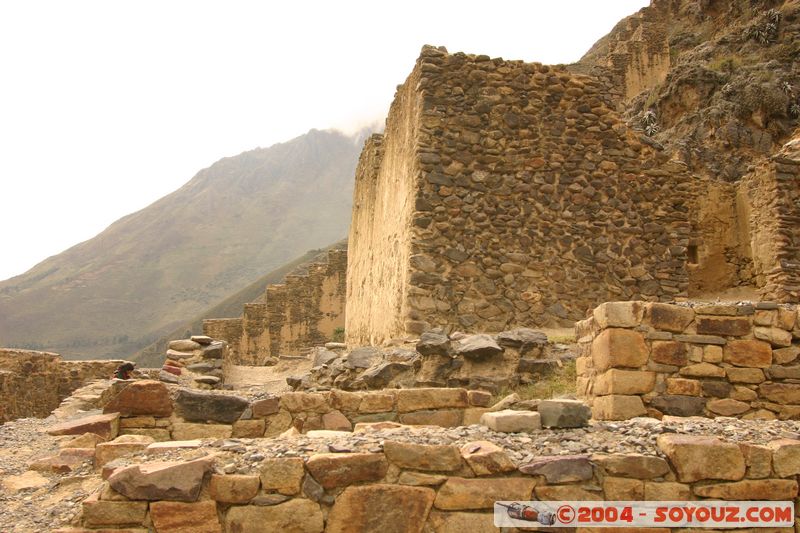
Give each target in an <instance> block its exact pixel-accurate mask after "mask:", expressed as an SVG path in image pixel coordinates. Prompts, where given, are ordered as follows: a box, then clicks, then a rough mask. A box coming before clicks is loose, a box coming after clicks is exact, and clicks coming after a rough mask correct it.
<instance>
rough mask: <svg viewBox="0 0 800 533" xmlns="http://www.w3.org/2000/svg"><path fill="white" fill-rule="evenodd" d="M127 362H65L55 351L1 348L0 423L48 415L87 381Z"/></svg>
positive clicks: (107, 374) (111, 372)
mask: <svg viewBox="0 0 800 533" xmlns="http://www.w3.org/2000/svg"><path fill="white" fill-rule="evenodd" d="M123 362H124V361H116V360H111V361H62V360H61V357H60V356H59V355H58V354H55V353H49V352H36V351H31V350H14V349H5V348H0V422H7V421H9V420H14V419H16V418H24V417H39V418H42V417H46V416H47V415H49V414H50V413H51V412H52V411H53V410H54V409H55V408H56V407H58V406H59V404H60V403H61V401H62V400H64V399H65V398H66V397H68V396H69V395H70V394H72V392H73V391H74V390H76V389H78V388H80V387H82V386H83V385H85V384H86V383H87V382H88V381H91V380H93V379H103V378H109V377H111V375H112V374H113V373H114V370H115V369H116V368H117V367H118V366H119V365H120V364H121V363H123Z"/></svg>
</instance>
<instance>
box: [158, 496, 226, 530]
mask: <svg viewBox="0 0 800 533" xmlns="http://www.w3.org/2000/svg"><path fill="white" fill-rule="evenodd" d="M150 518H151V520H152V521H153V527H155V530H156V532H157V533H161V532H165V533H167V532H168V533H222V526H221V525H220V523H219V518H218V517H217V505H216V504H215V503H214V502H213V501H210V500H206V501H202V502H197V503H183V502H167V501H163V502H153V503H151V504H150Z"/></svg>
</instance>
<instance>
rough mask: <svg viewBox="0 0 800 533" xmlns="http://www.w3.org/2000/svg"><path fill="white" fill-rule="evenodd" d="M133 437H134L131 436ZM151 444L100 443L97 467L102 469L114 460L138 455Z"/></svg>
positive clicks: (96, 455)
mask: <svg viewBox="0 0 800 533" xmlns="http://www.w3.org/2000/svg"><path fill="white" fill-rule="evenodd" d="M131 436H133V435H131ZM149 440H150V442H105V443H100V444H98V445H97V447H96V448H95V450H94V452H95V460H94V461H95V465H96V466H97V467H98V468H100V467H102V466H103V465H105V464H106V463H110V462H111V461H113V460H114V459H118V458H120V457H124V456H126V455H129V454H133V453H138V452H141V451H144V450H145V449H147V446H148V445H149V444H152V442H153V441H152V439H149Z"/></svg>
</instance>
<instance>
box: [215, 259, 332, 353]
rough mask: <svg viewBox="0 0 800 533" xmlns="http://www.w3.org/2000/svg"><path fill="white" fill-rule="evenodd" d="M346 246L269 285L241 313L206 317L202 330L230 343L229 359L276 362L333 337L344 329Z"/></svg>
mask: <svg viewBox="0 0 800 533" xmlns="http://www.w3.org/2000/svg"><path fill="white" fill-rule="evenodd" d="M346 270H347V250H341V249H335V250H330V251H328V253H327V259H326V261H325V262H323V263H312V264H311V265H309V266H308V267H307V271H306V272H304V273H302V274H290V275H287V276H286V277H285V278H284V283H282V284H280V285H270V286H268V287H267V289H266V291H265V296H264V298H263V301H259V302H253V303H249V304H245V306H244V311H243V313H242V317H241V318H224V319H210V320H204V321H203V332H204V333H205V334H206V335H208V336H210V337H213V338H215V339H221V340H224V341H226V342H227V343H228V352H227V355H226V362H227V363H230V364H237V365H269V364H274V363H275V362H276V361H277V358H278V356H280V355H298V354H302V353H304V351H306V350H307V349H309V348H310V347H312V346H316V345H320V344H324V343H325V342H328V341H330V340H331V339H332V337H333V335H334V333H335V331H336V330H337V328H344V325H345V321H344V314H345V294H346V288H345V283H346Z"/></svg>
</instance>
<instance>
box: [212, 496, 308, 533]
mask: <svg viewBox="0 0 800 533" xmlns="http://www.w3.org/2000/svg"><path fill="white" fill-rule="evenodd" d="M224 524H225V531H227V532H229V533H264V532H266V531H275V532H276V533H277V532H281V533H321V532H322V530H323V529H324V525H323V518H322V510H321V509H320V507H319V504H317V503H314V502H312V501H311V500H306V499H303V498H295V499H292V500H289V501H287V502H285V503H280V504H278V505H270V506H255V505H242V506H234V507H231V508H230V510H229V511H228V513H227V514H226V515H225V521H224Z"/></svg>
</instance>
